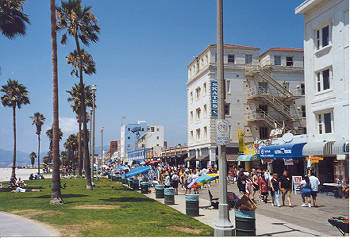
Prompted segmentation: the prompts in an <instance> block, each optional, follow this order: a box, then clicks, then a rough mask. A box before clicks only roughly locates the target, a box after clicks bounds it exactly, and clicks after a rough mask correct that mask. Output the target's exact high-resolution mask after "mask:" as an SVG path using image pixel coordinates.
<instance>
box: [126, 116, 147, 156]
mask: <svg viewBox="0 0 350 238" xmlns="http://www.w3.org/2000/svg"><path fill="white" fill-rule="evenodd" d="M146 131H147V123H146V122H144V121H139V122H137V123H134V124H126V125H122V126H121V128H120V156H121V159H122V160H125V159H126V158H127V156H128V153H129V152H131V151H135V150H136V142H137V140H138V139H139V138H140V137H141V136H142V135H143V134H145V133H146Z"/></svg>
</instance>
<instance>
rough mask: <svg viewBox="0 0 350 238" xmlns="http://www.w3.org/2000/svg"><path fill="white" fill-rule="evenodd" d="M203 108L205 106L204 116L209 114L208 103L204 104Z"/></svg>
mask: <svg viewBox="0 0 350 238" xmlns="http://www.w3.org/2000/svg"><path fill="white" fill-rule="evenodd" d="M203 108H204V117H206V116H207V114H208V112H207V104H204V106H203Z"/></svg>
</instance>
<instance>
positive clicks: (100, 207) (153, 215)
mask: <svg viewBox="0 0 350 238" xmlns="http://www.w3.org/2000/svg"><path fill="white" fill-rule="evenodd" d="M27 182H28V184H29V187H31V188H33V187H40V188H41V192H26V193H10V192H1V193H0V201H1V202H0V210H1V211H5V212H9V213H13V214H17V215H21V216H25V217H27V218H31V219H34V220H38V221H40V222H44V223H47V224H49V225H52V226H53V227H55V228H56V229H58V230H59V231H60V232H61V235H63V236H212V235H213V229H212V228H211V227H209V226H207V225H205V224H203V223H200V222H199V221H197V220H195V219H193V218H192V217H189V216H186V215H184V214H182V213H180V212H178V211H176V210H174V209H172V208H170V207H168V206H166V205H164V204H161V203H159V202H157V201H154V200H152V199H150V198H148V197H146V196H144V195H143V194H140V193H137V192H134V191H130V190H128V189H127V188H125V187H124V186H123V185H121V184H120V183H117V182H111V181H108V180H107V179H102V180H100V181H98V182H97V183H96V187H95V189H94V190H93V191H88V190H86V189H85V180H83V179H64V180H62V184H64V183H66V184H67V187H66V188H65V189H62V190H61V191H62V194H63V199H64V205H62V206H52V205H50V204H49V201H50V186H51V180H50V179H45V180H33V181H27Z"/></svg>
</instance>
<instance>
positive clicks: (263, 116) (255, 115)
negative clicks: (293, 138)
mask: <svg viewBox="0 0 350 238" xmlns="http://www.w3.org/2000/svg"><path fill="white" fill-rule="evenodd" d="M255 120H262V121H264V122H265V123H266V124H267V125H268V126H269V127H271V128H275V123H276V124H277V127H278V128H281V127H282V124H281V123H279V122H278V121H277V120H276V119H275V118H273V117H272V116H270V115H269V114H268V113H266V112H265V111H263V110H261V109H258V110H257V111H256V112H251V113H249V114H248V121H255Z"/></svg>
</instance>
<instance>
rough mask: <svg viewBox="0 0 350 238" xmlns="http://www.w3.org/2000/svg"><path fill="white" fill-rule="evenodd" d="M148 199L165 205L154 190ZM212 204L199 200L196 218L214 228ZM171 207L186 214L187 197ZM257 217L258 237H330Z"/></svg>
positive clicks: (180, 198) (267, 218)
mask: <svg viewBox="0 0 350 238" xmlns="http://www.w3.org/2000/svg"><path fill="white" fill-rule="evenodd" d="M145 195H146V196H147V197H149V198H152V199H154V200H156V201H158V202H161V203H164V199H156V198H155V192H154V189H152V192H151V193H149V194H145ZM209 206H210V202H209V201H207V200H204V199H201V198H200V199H199V207H200V209H199V215H200V216H198V217H194V218H195V219H197V220H198V221H200V222H202V223H204V224H207V225H209V226H211V227H213V228H214V226H215V223H216V221H217V219H218V217H219V215H218V210H215V209H210V208H209ZM170 207H172V208H174V209H176V210H178V211H180V212H182V213H184V214H186V201H185V195H184V194H183V193H182V194H179V195H176V196H175V205H170ZM255 215H256V235H257V236H328V235H327V234H323V233H320V232H317V231H314V230H311V229H307V228H304V227H300V226H297V225H294V224H291V223H288V222H285V221H283V220H280V219H275V218H271V217H267V216H263V215H260V214H257V213H256V214H255ZM230 220H231V222H232V223H233V224H234V221H235V218H234V212H233V210H230Z"/></svg>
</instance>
